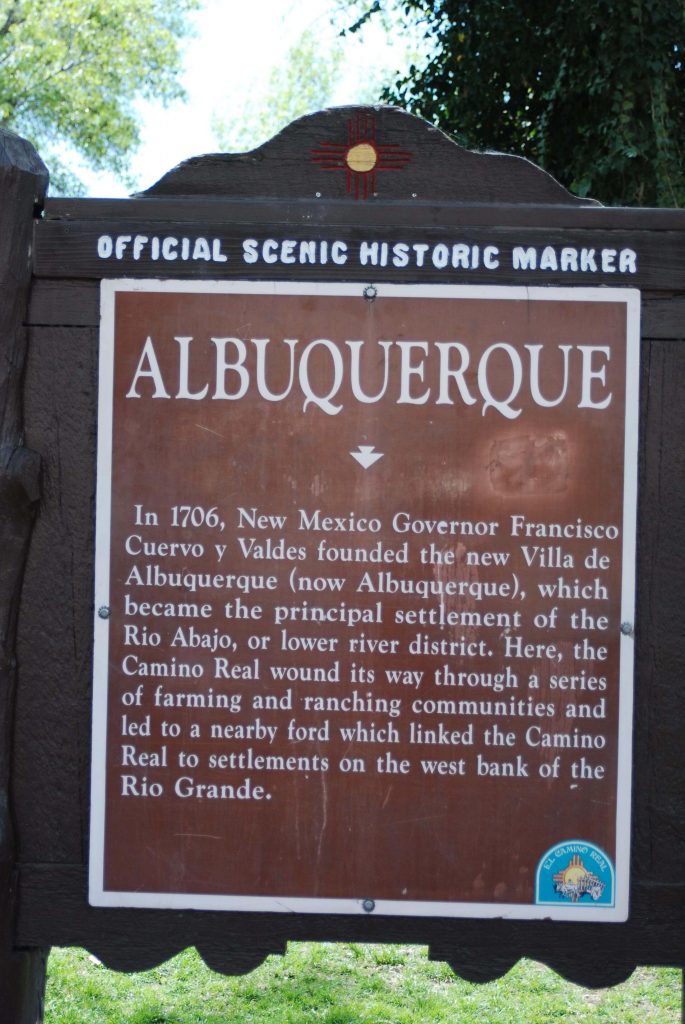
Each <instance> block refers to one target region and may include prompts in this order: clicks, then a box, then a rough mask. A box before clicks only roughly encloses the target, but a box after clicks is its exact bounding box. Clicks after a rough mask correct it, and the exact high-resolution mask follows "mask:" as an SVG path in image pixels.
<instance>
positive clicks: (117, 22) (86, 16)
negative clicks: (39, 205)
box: [0, 0, 198, 193]
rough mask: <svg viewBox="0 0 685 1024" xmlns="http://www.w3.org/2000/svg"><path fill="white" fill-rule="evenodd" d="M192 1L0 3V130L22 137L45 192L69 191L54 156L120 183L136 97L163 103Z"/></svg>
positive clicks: (134, 133)
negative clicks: (46, 178)
mask: <svg viewBox="0 0 685 1024" xmlns="http://www.w3.org/2000/svg"><path fill="white" fill-rule="evenodd" d="M197 6H198V0H5V2H4V3H0V124H1V125H3V126H4V127H7V128H11V129H12V130H13V131H16V132H19V133H21V134H22V135H24V136H26V137H27V138H28V139H30V140H31V142H33V143H34V145H35V146H36V147H37V148H38V149H39V151H40V153H41V156H42V157H43V159H44V160H45V161H46V162H47V163H48V164H49V166H50V167H51V172H52V173H51V177H52V181H53V188H56V189H57V190H58V191H60V190H67V191H71V192H72V193H73V192H76V191H79V190H80V189H79V185H80V183H79V182H78V180H77V179H75V177H74V176H73V175H71V174H70V173H69V172H68V171H66V170H65V169H64V166H63V161H62V160H61V159H60V152H61V153H63V151H64V147H71V148H72V149H73V150H74V151H75V152H76V153H77V154H79V156H80V157H82V158H83V160H84V161H85V162H86V163H87V164H88V165H89V166H90V167H92V168H93V169H95V170H105V169H107V170H111V171H113V172H114V173H115V174H118V175H119V176H121V177H122V178H124V180H127V179H126V174H127V169H128V166H129V158H130V155H131V154H132V152H133V151H134V150H135V148H136V146H137V144H138V142H139V134H138V132H139V116H138V114H137V112H136V110H135V106H134V101H135V100H136V99H137V98H144V99H152V98H156V99H161V100H163V101H164V102H169V101H171V100H173V99H177V98H179V97H181V96H182V95H183V90H182V89H181V87H180V86H179V84H178V78H177V76H178V73H179V71H180V66H181V59H180V57H181V55H180V42H181V40H182V39H183V37H184V35H186V34H188V32H189V23H188V15H189V13H190V12H191V11H193V10H195V9H196V8H197Z"/></svg>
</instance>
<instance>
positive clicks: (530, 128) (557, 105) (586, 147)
mask: <svg viewBox="0 0 685 1024" xmlns="http://www.w3.org/2000/svg"><path fill="white" fill-rule="evenodd" d="M351 7H352V8H353V9H355V8H356V10H357V11H358V13H359V17H358V19H357V21H356V23H355V24H354V25H353V26H352V27H351V29H350V31H352V32H354V31H357V30H358V29H359V28H360V27H361V26H362V25H363V24H364V23H365V22H366V21H367V20H368V19H369V18H373V17H375V16H377V15H378V14H379V13H380V14H382V13H383V12H384V11H385V10H387V8H388V7H393V8H395V9H397V8H399V9H400V11H401V12H402V15H403V18H404V23H405V31H407V32H414V33H416V32H419V33H421V34H423V35H424V36H425V37H426V39H428V40H430V42H431V43H432V55H431V57H429V59H428V60H427V61H425V62H424V63H422V64H420V65H417V64H415V65H412V66H411V67H410V68H409V70H408V72H407V73H406V74H405V75H403V76H401V77H400V78H399V79H398V80H397V81H396V82H395V84H394V85H393V86H391V87H390V88H389V89H386V90H385V91H384V93H383V99H384V100H385V101H390V102H393V103H397V104H398V105H399V106H402V107H404V108H405V109H407V110H410V111H412V112H413V113H416V114H420V115H421V116H423V117H425V118H427V119H428V120H429V121H432V122H433V123H435V124H436V125H438V126H439V127H441V128H443V129H444V130H445V131H448V132H450V133H451V134H453V135H454V136H455V137H456V139H457V140H458V141H459V142H460V143H461V144H462V145H465V146H468V147H469V148H472V149H495V150H499V151H502V152H507V153H516V154H519V155H522V156H527V157H529V158H530V159H531V160H533V161H534V162H535V163H536V164H538V165H540V166H541V167H544V168H545V169H546V170H547V171H549V172H550V173H551V174H553V175H554V177H555V178H557V179H558V180H559V181H561V182H562V183H563V184H565V185H566V186H568V187H569V188H570V189H571V190H572V191H573V192H576V193H577V194H579V195H582V196H586V195H588V196H593V197H594V198H596V199H599V200H600V201H601V202H603V203H607V204H621V205H632V204H637V205H643V206H683V205H685V69H684V68H683V55H684V52H685V4H684V3H683V0H564V2H563V3H557V2H555V0H388V2H385V3H384V2H383V0H374V2H369V0H352V4H351Z"/></svg>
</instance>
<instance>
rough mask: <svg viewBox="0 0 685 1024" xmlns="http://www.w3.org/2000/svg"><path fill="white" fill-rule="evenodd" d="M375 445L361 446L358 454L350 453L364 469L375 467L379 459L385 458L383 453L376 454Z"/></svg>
mask: <svg viewBox="0 0 685 1024" xmlns="http://www.w3.org/2000/svg"><path fill="white" fill-rule="evenodd" d="M373 449H374V445H372V444H360V445H359V451H358V452H350V455H351V456H352V458H353V459H356V460H357V462H358V463H359V465H360V466H363V467H364V469H368V468H369V466H373V464H374V462H378V460H379V459H382V458H383V452H374V450H373Z"/></svg>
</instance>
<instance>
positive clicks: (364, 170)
mask: <svg viewBox="0 0 685 1024" xmlns="http://www.w3.org/2000/svg"><path fill="white" fill-rule="evenodd" d="M410 160H411V153H409V152H408V151H407V150H405V149H401V148H400V147H399V146H398V145H389V144H385V145H383V144H382V143H379V142H378V140H377V138H376V119H375V117H374V116H373V115H372V114H364V113H359V114H357V116H356V118H350V120H349V121H348V122H347V142H346V143H339V142H322V143H320V145H319V146H318V147H317V148H316V149H313V150H312V162H313V163H315V164H318V165H319V167H320V168H321V170H322V171H343V172H344V173H345V190H346V192H347V195H354V198H355V199H368V197H369V196H370V195H373V194H374V193H375V191H376V174H377V173H379V172H380V171H401V170H402V169H403V168H404V167H406V165H407V164H408V163H409V161H410Z"/></svg>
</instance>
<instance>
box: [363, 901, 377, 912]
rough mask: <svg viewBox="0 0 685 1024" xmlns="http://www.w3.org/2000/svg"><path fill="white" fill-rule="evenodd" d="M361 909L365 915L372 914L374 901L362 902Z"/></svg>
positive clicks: (374, 906)
mask: <svg viewBox="0 0 685 1024" xmlns="http://www.w3.org/2000/svg"><path fill="white" fill-rule="evenodd" d="M362 909H363V910H365V911H366V913H367V914H371V913H373V911H374V910H375V909H376V901H375V900H362Z"/></svg>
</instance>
